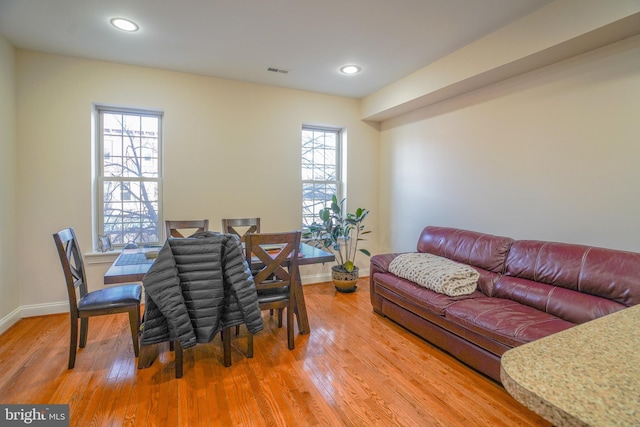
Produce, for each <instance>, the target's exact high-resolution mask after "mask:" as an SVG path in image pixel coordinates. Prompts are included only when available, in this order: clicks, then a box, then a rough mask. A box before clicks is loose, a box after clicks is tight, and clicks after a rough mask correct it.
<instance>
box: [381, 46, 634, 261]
mask: <svg viewBox="0 0 640 427" xmlns="http://www.w3.org/2000/svg"><path fill="white" fill-rule="evenodd" d="M380 158H381V168H380V182H381V184H382V187H381V192H380V210H379V217H380V221H379V228H380V230H382V231H381V233H380V234H381V236H379V237H380V239H381V245H382V247H384V248H385V249H389V250H412V249H414V248H415V244H416V241H417V236H418V234H419V232H420V230H421V229H422V228H423V227H424V226H426V225H430V224H433V225H445V226H454V227H462V228H467V229H473V230H478V231H482V232H488V233H495V234H503V235H508V236H511V237H514V238H523V239H549V240H557V241H567V242H577V243H585V244H592V245H599V246H605V247H613V248H619V249H627V250H634V251H640V239H639V238H638V236H640V221H639V218H640V186H639V183H640V167H638V159H640V38H639V37H638V36H636V37H633V38H629V39H627V40H624V41H621V42H618V43H616V44H613V45H610V46H607V47H604V48H601V49H598V50H596V51H592V52H589V53H587V54H583V55H580V56H578V57H574V58H571V59H568V60H565V61H563V62H561V63H558V64H555V65H551V66H548V67H546V68H543V69H540V70H537V71H533V72H529V73H527V74H525V75H521V76H519V77H514V78H511V79H509V80H506V81H503V82H501V83H497V84H494V85H492V86H489V87H485V88H483V89H479V90H476V91H474V92H472V93H469V94H466V95H462V96H459V97H457V98H453V99H450V100H447V101H445V102H441V103H439V104H436V105H433V106H430V107H427V108H424V109H422V110H418V111H414V112H412V113H408V114H404V115H402V116H399V117H397V118H394V119H390V120H387V121H385V122H383V123H382V125H381V152H380Z"/></svg>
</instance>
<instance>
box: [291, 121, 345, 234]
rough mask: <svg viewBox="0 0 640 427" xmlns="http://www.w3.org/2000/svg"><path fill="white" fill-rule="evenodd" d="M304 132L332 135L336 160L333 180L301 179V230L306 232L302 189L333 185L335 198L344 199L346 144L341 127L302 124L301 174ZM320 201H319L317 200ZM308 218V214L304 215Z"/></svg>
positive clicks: (328, 201)
mask: <svg viewBox="0 0 640 427" xmlns="http://www.w3.org/2000/svg"><path fill="white" fill-rule="evenodd" d="M305 131H313V132H325V133H332V134H335V136H336V153H335V158H336V162H335V173H336V176H335V180H316V179H306V180H305V179H302V184H301V191H302V206H301V217H302V221H301V223H302V229H303V230H307V229H308V224H306V223H305V196H304V189H305V184H306V185H308V184H316V185H321V186H322V185H331V184H333V185H335V188H336V196H337V198H338V200H342V198H343V197H344V196H343V195H344V194H345V193H346V183H345V181H344V179H343V177H344V176H346V173H345V171H344V165H345V164H346V161H345V158H344V153H345V142H346V129H344V128H341V127H333V126H318V125H307V124H303V125H302V130H301V135H300V138H301V161H302V165H301V172H302V168H304V158H303V156H304V152H303V150H304V145H303V144H304V139H303V138H304V132H305ZM317 200H320V199H317ZM330 201H331V199H330V198H329V199H327V200H325V201H324V202H325V203H323V206H322V207H326V206H327V205H329V203H330ZM306 216H307V217H308V213H307V215H306ZM313 221H315V222H318V221H319V218H317V216H314V217H313Z"/></svg>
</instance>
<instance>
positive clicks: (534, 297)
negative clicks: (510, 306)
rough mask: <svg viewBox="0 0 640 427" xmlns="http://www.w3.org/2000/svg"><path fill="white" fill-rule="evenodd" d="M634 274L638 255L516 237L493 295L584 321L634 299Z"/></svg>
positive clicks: (639, 280)
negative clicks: (517, 238)
mask: <svg viewBox="0 0 640 427" xmlns="http://www.w3.org/2000/svg"><path fill="white" fill-rule="evenodd" d="M639 273H640V254H638V253H632V252H625V251H618V250H613V249H604V248H596V247H591V246H584V245H574V244H569V243H556V242H543V241H537V240H518V241H515V242H514V243H513V244H512V245H511V249H510V251H509V255H508V257H507V262H506V271H505V274H506V276H505V277H503V278H502V279H501V280H500V281H499V282H498V284H497V285H496V295H495V296H497V297H502V298H509V299H513V300H517V301H519V302H521V303H523V304H527V305H530V306H533V307H536V308H539V309H541V310H545V311H546V312H548V313H550V314H554V315H556V316H558V317H561V318H563V319H565V320H568V321H572V322H574V323H584V322H586V321H588V320H592V319H595V318H597V317H601V316H603V315H605V314H609V313H612V312H614V311H618V310H620V309H622V308H626V307H628V306H631V305H634V304H638V303H640V275H639ZM511 278H518V279H524V280H513V279H511ZM545 285H546V286H545Z"/></svg>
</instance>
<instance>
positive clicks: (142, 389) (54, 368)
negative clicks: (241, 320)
mask: <svg viewBox="0 0 640 427" xmlns="http://www.w3.org/2000/svg"><path fill="white" fill-rule="evenodd" d="M358 286H359V287H358V291H357V292H356V293H353V294H339V293H336V292H335V290H334V288H333V286H332V285H331V284H329V283H324V284H315V285H308V286H305V287H304V293H305V296H306V302H307V309H308V313H309V320H310V325H311V334H310V335H298V334H297V328H296V338H295V345H296V348H295V349H294V350H292V351H289V350H287V340H286V329H285V328H282V329H279V328H277V326H276V324H275V321H274V320H275V319H274V318H272V317H270V316H269V313H268V312H263V318H264V319H265V330H264V331H262V332H260V333H259V334H257V335H256V337H255V357H254V358H253V359H247V358H246V357H245V352H246V330H244V328H242V330H241V332H240V336H239V337H234V338H233V339H232V349H233V355H232V356H233V364H232V366H231V367H229V368H225V367H224V366H223V365H222V343H221V341H220V340H219V339H216V340H214V341H213V342H212V343H210V344H207V345H203V344H198V345H197V346H196V347H195V348H192V349H187V350H185V353H184V357H185V364H184V377H183V378H181V379H176V378H175V377H174V366H173V353H171V352H169V351H168V348H167V346H162V347H161V354H160V357H159V358H158V359H157V360H156V361H155V362H154V363H153V365H152V366H151V367H150V368H147V369H142V370H138V369H137V368H136V359H135V358H134V356H133V348H132V346H131V340H130V335H129V330H128V325H127V317H126V315H113V316H103V317H99V318H92V319H90V321H89V325H90V326H89V338H88V342H87V347H86V348H84V349H81V350H79V352H78V355H77V358H76V366H75V368H74V369H73V370H67V360H68V340H69V325H68V322H69V316H68V315H63V314H61V315H52V316H43V317H35V318H27V319H22V320H20V321H19V322H18V323H17V324H16V325H14V326H13V327H12V328H10V329H9V330H8V331H7V332H5V333H4V334H3V335H2V336H0V403H5V404H6V403H22V404H46V403H51V404H53V403H68V404H69V405H70V417H71V425H75V426H162V427H165V426H323V427H324V426H367V427H369V426H385V427H386V426H416V427H418V426H420V427H423V426H533V425H537V426H549V423H547V422H546V421H544V420H543V419H541V418H540V417H538V416H537V415H535V414H534V413H532V412H530V411H529V410H528V409H526V408H525V407H523V406H522V405H520V404H519V403H518V402H516V401H515V400H514V399H513V398H511V396H509V394H508V393H507V392H506V391H505V390H504V389H503V388H502V387H501V386H500V385H498V384H496V383H495V382H493V381H492V380H490V379H488V378H487V377H484V376H483V375H481V374H479V373H477V372H475V371H473V370H472V369H470V368H468V367H466V366H465V365H463V364H461V363H459V362H457V361H456V360H455V359H453V358H452V357H450V356H449V355H447V354H446V353H444V352H442V351H440V350H438V349H437V348H435V347H433V346H431V345H430V344H428V343H427V342H425V341H423V340H422V339H420V338H418V337H416V336H414V335H412V334H411V333H409V332H407V331H406V330H404V329H403V328H401V327H399V326H398V325H396V324H394V323H393V322H391V321H389V320H388V319H385V318H382V317H380V316H378V315H376V314H374V313H373V311H372V309H371V303H370V302H369V290H368V279H366V278H363V279H361V280H360V282H359V284H358Z"/></svg>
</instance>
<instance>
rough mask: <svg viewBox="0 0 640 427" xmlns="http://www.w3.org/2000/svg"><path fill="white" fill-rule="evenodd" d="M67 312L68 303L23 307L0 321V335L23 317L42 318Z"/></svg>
mask: <svg viewBox="0 0 640 427" xmlns="http://www.w3.org/2000/svg"><path fill="white" fill-rule="evenodd" d="M68 312H69V302H68V301H62V302H52V303H47V304H32V305H23V306H21V307H18V308H16V309H15V310H13V311H12V312H11V313H9V314H7V315H6V316H4V317H3V318H2V319H0V334H2V333H4V332H5V331H6V330H7V329H9V328H10V327H12V326H13V325H14V324H15V323H16V322H17V321H18V320H20V319H22V318H24V317H34V316H44V315H46V314H59V313H68Z"/></svg>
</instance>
